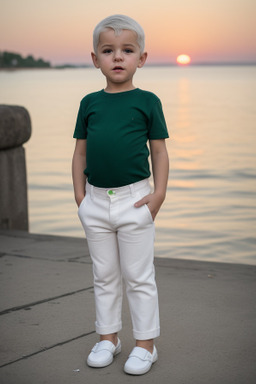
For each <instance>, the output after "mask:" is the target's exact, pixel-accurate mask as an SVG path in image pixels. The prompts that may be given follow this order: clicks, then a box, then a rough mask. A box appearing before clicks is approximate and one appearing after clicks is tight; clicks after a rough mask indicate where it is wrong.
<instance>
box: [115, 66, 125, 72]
mask: <svg viewBox="0 0 256 384" xmlns="http://www.w3.org/2000/svg"><path fill="white" fill-rule="evenodd" d="M113 71H123V67H120V66H118V65H117V66H116V67H114V68H113Z"/></svg>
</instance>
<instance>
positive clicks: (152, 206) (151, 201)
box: [134, 193, 164, 220]
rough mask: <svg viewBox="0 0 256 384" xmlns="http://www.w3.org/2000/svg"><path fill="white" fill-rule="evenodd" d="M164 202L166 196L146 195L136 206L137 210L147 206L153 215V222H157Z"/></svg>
mask: <svg viewBox="0 0 256 384" xmlns="http://www.w3.org/2000/svg"><path fill="white" fill-rule="evenodd" d="M163 202H164V196H161V195H159V194H156V193H151V194H149V195H146V196H144V197H143V199H141V200H139V201H137V202H136V203H135V204H134V206H135V207H136V208H139V207H142V206H143V205H144V204H147V206H148V209H149V210H150V213H151V215H152V218H153V220H155V217H156V215H157V213H158V211H159V209H160V207H161V205H162V204H163Z"/></svg>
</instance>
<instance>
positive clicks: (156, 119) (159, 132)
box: [148, 99, 169, 140]
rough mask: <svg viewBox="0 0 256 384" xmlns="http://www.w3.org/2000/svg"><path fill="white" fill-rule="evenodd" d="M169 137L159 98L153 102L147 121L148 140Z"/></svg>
mask: <svg viewBox="0 0 256 384" xmlns="http://www.w3.org/2000/svg"><path fill="white" fill-rule="evenodd" d="M168 137H169V135H168V130H167V126H166V121H165V118H164V113H163V108H162V104H161V101H160V100H159V99H157V100H156V102H155V103H154V104H153V106H152V109H151V113H150V122H149V133H148V138H149V140H157V139H167V138H168Z"/></svg>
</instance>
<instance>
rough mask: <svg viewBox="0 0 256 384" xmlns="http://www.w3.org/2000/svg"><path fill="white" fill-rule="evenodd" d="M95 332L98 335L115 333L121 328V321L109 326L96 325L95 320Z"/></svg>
mask: <svg viewBox="0 0 256 384" xmlns="http://www.w3.org/2000/svg"><path fill="white" fill-rule="evenodd" d="M95 328H96V332H97V333H98V334H99V335H110V334H111V333H117V332H119V331H121V329H122V323H118V324H114V325H109V326H98V325H97V322H95Z"/></svg>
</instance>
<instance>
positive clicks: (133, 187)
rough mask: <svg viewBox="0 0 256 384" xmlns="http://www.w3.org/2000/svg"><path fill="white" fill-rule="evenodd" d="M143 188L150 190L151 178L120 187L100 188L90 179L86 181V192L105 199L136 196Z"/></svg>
mask: <svg viewBox="0 0 256 384" xmlns="http://www.w3.org/2000/svg"><path fill="white" fill-rule="evenodd" d="M143 189H149V190H150V184H149V179H144V180H141V181H138V182H136V183H133V184H129V185H125V186H124V187H118V188H99V187H94V186H93V185H91V184H90V183H89V182H88V181H87V182H86V193H90V195H91V196H92V197H93V196H99V197H101V198H103V199H109V198H113V197H115V196H116V197H117V196H118V197H128V196H135V194H136V192H138V191H141V190H143Z"/></svg>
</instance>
